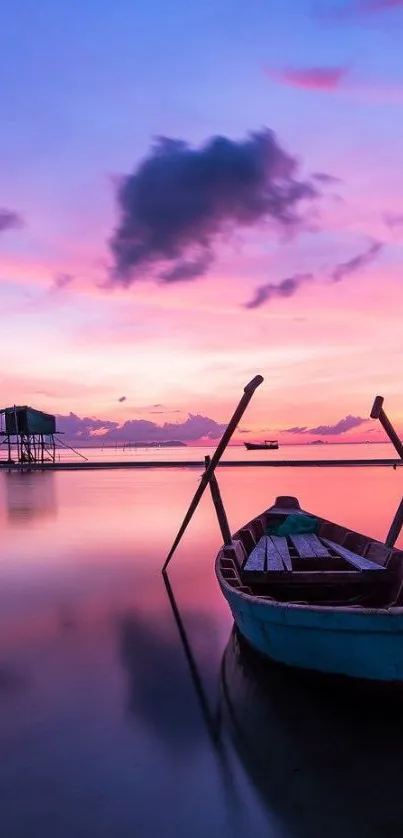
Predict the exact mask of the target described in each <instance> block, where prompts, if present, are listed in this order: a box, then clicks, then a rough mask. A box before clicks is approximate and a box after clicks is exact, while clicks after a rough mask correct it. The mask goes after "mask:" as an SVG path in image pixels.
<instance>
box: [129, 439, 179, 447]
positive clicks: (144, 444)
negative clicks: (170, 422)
mask: <svg viewBox="0 0 403 838" xmlns="http://www.w3.org/2000/svg"><path fill="white" fill-rule="evenodd" d="M123 446H124V448H187V445H186V442H180V441H179V440H177V439H169V440H167V441H166V442H124V443H123Z"/></svg>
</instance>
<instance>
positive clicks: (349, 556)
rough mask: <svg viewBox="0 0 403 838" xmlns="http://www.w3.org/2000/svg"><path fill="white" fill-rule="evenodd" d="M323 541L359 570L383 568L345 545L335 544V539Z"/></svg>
mask: <svg viewBox="0 0 403 838" xmlns="http://www.w3.org/2000/svg"><path fill="white" fill-rule="evenodd" d="M323 541H324V542H325V544H327V546H328V547H331V548H332V549H333V550H334V551H335V553H338V555H339V556H341V558H342V559H346V561H347V562H349V564H352V565H353V566H354V567H358V568H359V570H385V569H386V568H384V567H383V566H382V565H380V564H376V563H375V562H371V561H370V559H365V558H364V556H359V555H358V553H353V552H352V550H347V548H346V547H342V545H341V544H336V542H335V541H329V539H328V538H324V539H323Z"/></svg>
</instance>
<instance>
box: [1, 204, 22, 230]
mask: <svg viewBox="0 0 403 838" xmlns="http://www.w3.org/2000/svg"><path fill="white" fill-rule="evenodd" d="M21 227H24V220H23V218H22V216H21V215H19V214H18V213H17V212H13V210H8V209H0V233H5V232H6V230H18V229H20V228H21Z"/></svg>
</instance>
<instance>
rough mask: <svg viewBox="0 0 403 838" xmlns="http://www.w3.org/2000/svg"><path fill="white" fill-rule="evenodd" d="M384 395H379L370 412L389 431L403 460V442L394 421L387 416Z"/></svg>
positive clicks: (391, 439) (392, 441) (372, 417)
mask: <svg viewBox="0 0 403 838" xmlns="http://www.w3.org/2000/svg"><path fill="white" fill-rule="evenodd" d="M383 401H384V399H383V396H377V397H376V399H375V401H374V403H373V405H372V410H371V413H370V416H371V419H379V421H380V423H381V425H382V427H383V429H384V431H385V432H386V433H387V435H388V437H389V439H390V441H391V443H392V444H393V445H394V446H395V448H396V451H397V453H398V454H399V457H400V459H401V460H403V443H402V441H401V439H400V437H399V436H398V435H397V433H396V431H395V429H394V427H393V425H392V423H391V422H390V420H389V419H388V417H387V416H386V413H385V411H384V409H383Z"/></svg>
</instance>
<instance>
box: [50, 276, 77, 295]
mask: <svg viewBox="0 0 403 838" xmlns="http://www.w3.org/2000/svg"><path fill="white" fill-rule="evenodd" d="M72 282H74V276H72V275H71V274H57V276H55V277H54V279H53V282H52V285H51V286H50V290H51V291H63V290H64V289H65V288H68V286H69V285H71V283H72Z"/></svg>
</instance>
